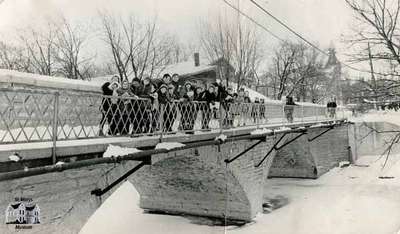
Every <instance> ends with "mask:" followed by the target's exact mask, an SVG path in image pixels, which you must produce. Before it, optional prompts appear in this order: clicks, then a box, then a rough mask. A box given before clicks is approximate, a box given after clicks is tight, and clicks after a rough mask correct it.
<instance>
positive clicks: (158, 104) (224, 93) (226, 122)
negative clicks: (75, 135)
mask: <svg viewBox="0 0 400 234" xmlns="http://www.w3.org/2000/svg"><path fill="white" fill-rule="evenodd" d="M102 90H103V95H104V98H103V103H102V108H101V111H102V120H101V124H100V134H103V135H104V133H103V128H104V126H105V124H108V126H109V127H108V134H109V135H127V134H133V135H138V134H148V133H152V132H155V131H163V132H173V131H174V130H173V126H174V123H175V122H176V120H177V117H178V116H180V118H179V120H180V121H179V126H178V129H179V130H183V131H186V132H189V133H190V132H192V131H193V130H194V125H195V121H196V119H197V116H198V113H199V112H201V114H202V118H201V124H200V125H201V129H209V124H210V120H211V119H213V118H220V119H221V120H222V124H223V126H224V127H230V126H232V125H233V118H234V116H235V115H240V114H247V113H251V117H252V118H254V119H255V118H265V106H264V105H258V106H257V107H255V106H250V105H247V106H246V105H242V106H241V107H240V109H239V108H237V107H235V106H234V105H232V104H233V103H251V100H250V97H249V93H248V91H245V89H244V88H241V89H239V90H238V92H237V93H235V92H234V90H233V88H232V87H228V88H226V87H224V85H223V84H222V83H221V81H220V80H218V79H217V80H216V82H215V83H211V84H208V86H206V85H197V84H196V83H195V82H191V81H190V80H185V81H184V80H181V79H180V77H179V75H178V74H174V75H172V76H170V75H169V74H165V75H164V76H163V77H162V79H161V80H152V79H150V78H149V77H145V78H144V79H143V80H140V79H138V78H134V79H133V80H132V81H131V82H129V81H128V80H122V81H121V79H120V78H119V77H118V76H114V77H112V79H111V81H109V82H106V83H104V84H103V86H102ZM264 102H265V100H264V99H259V98H255V101H254V103H260V104H263V103H264ZM221 108H222V109H223V114H220V113H222V112H220V111H218V110H219V109H221Z"/></svg>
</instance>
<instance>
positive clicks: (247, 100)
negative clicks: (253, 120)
mask: <svg viewBox="0 0 400 234" xmlns="http://www.w3.org/2000/svg"><path fill="white" fill-rule="evenodd" d="M244 103H251V99H250V94H249V91H245V92H244Z"/></svg>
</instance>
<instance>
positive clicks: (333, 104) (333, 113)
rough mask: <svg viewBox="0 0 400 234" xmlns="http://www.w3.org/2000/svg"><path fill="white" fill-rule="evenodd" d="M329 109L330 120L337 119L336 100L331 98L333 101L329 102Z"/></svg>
mask: <svg viewBox="0 0 400 234" xmlns="http://www.w3.org/2000/svg"><path fill="white" fill-rule="evenodd" d="M326 107H327V109H328V116H329V118H332V119H333V118H335V117H336V107H337V104H336V99H335V98H334V97H332V98H331V100H330V101H329V102H328V104H327V105H326Z"/></svg>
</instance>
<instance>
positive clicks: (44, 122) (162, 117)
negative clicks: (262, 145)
mask: <svg viewBox="0 0 400 234" xmlns="http://www.w3.org/2000/svg"><path fill="white" fill-rule="evenodd" d="M329 113H330V112H328V110H327V108H325V107H323V106H304V105H294V106H287V105H283V104H279V103H266V104H258V103H235V102H233V103H218V102H216V103H207V102H181V101H174V102H169V103H166V104H158V103H157V102H153V101H152V100H149V99H138V98H132V97H110V96H103V95H100V94H90V93H85V92H82V93H76V94H75V93H64V92H62V93H60V92H50V91H31V90H15V89H10V88H0V144H10V143H23V142H38V141H39V142H42V141H53V142H55V141H60V140H74V139H87V138H99V137H114V136H143V135H160V136H161V137H162V136H163V135H165V134H173V133H178V132H183V133H197V132H201V131H212V130H218V131H224V130H226V129H232V128H240V127H249V126H250V127H260V128H263V127H265V126H268V125H269V124H287V123H292V122H293V123H302V122H314V121H322V120H329V119H336V118H339V119H343V118H345V117H346V116H345V112H344V110H343V109H342V108H337V110H336V113H331V115H330V116H329Z"/></svg>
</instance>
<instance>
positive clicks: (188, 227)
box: [81, 113, 400, 234]
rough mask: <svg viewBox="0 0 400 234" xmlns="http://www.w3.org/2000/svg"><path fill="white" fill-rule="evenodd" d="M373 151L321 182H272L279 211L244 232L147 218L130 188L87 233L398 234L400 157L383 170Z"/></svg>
mask: <svg viewBox="0 0 400 234" xmlns="http://www.w3.org/2000/svg"><path fill="white" fill-rule="evenodd" d="M382 116H383V117H385V118H386V119H387V120H388V122H391V123H393V124H397V123H395V121H398V120H397V119H400V118H399V115H397V118H395V117H393V116H391V115H387V114H385V115H384V114H382V113H380V114H377V117H379V118H380V119H382V118H383V117H382ZM369 118H370V119H369V121H373V120H374V118H373V117H371V116H369ZM392 120H393V121H392ZM369 144H370V143H369ZM367 151H368V150H364V151H363V154H364V155H363V156H360V157H359V158H358V160H357V162H356V164H355V165H352V166H350V167H344V168H335V169H333V170H331V171H330V172H329V173H327V174H325V175H323V176H322V177H321V178H319V179H318V180H300V179H270V180H268V182H267V183H266V185H265V197H264V198H265V201H266V202H269V203H270V204H271V205H273V207H274V209H272V210H271V212H268V211H266V212H265V213H263V214H260V215H259V216H258V217H257V218H256V219H255V221H254V222H253V223H249V224H247V225H244V226H241V227H237V226H227V227H223V226H218V225H215V224H216V222H215V221H213V220H210V219H204V218H194V217H181V216H169V215H158V214H147V213H144V212H143V210H142V209H140V208H139V206H138V203H139V194H138V193H137V191H136V190H135V188H134V187H133V186H132V184H130V183H129V182H127V183H125V184H123V185H122V186H121V187H120V188H119V189H118V190H117V191H116V192H115V193H114V194H113V195H112V196H111V197H109V199H107V200H106V201H105V203H104V204H103V206H102V207H101V208H99V209H98V210H97V211H96V213H95V214H94V215H93V216H92V217H91V218H90V220H89V221H88V223H87V224H86V225H85V226H84V228H83V229H82V231H81V233H82V234H88V233H90V234H91V233H105V234H106V233H107V234H110V233H121V234H124V233H126V234H128V233H129V234H132V233H149V234H152V233H171V234H172V233H173V234H179V233H182V234H183V233H185V234H186V233H199V234H208V233H209V234H212V233H239V234H245V233H252V234H253V233H254V234H255V233H266V234H269V233H271V234H292V233H293V234H295V233H299V234H310V233H313V234H314V233H321V234H331V233H332V234H336V233H337V234H344V233H346V234H347V233H349V234H350V233H352V234H360V233H362V234H386V233H387V234H397V232H398V231H399V230H400V155H391V157H390V158H389V160H388V162H387V165H386V167H385V168H382V165H383V163H384V162H385V159H386V158H385V157H380V156H377V155H366V153H365V152H367Z"/></svg>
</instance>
